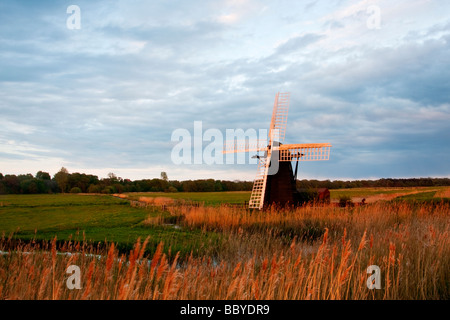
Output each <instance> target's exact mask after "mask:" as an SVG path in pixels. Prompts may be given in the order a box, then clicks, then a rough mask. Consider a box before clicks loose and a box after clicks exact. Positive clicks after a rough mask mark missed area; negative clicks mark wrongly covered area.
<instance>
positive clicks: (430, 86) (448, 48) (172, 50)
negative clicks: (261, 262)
mask: <svg viewBox="0 0 450 320" xmlns="http://www.w3.org/2000/svg"><path fill="white" fill-rule="evenodd" d="M71 5H75V6H76V7H75V9H74V7H71ZM277 92H290V97H291V98H290V108H289V117H288V121H287V129H286V138H285V141H284V143H331V145H332V148H331V153H330V160H329V161H317V162H301V163H300V166H299V175H298V178H299V179H319V180H326V179H329V180H339V179H344V180H356V179H378V178H410V177H450V166H449V163H450V157H449V155H450V2H449V1H437V0H436V1H432V0H396V1H391V0H386V1H384V0H378V1H377V0H363V1H358V0H355V1H346V0H331V1H330V0H327V1H320V0H317V1H314V0H307V1H291V0H289V1H257V0H241V1H238V0H216V1H207V0H202V1H198V0H192V1H182V0H179V1H172V0H164V1H163V0H158V1H136V0H135V1H130V0H127V1H78V0H70V1H5V0H0V172H1V173H3V174H26V173H31V174H33V175H35V174H36V172H37V171H39V170H42V171H46V172H49V173H50V174H51V175H54V174H55V173H56V172H57V171H58V170H59V169H60V168H61V167H63V166H64V167H65V168H67V169H68V171H69V172H71V173H72V172H83V173H88V174H95V175H98V176H99V177H100V178H103V177H106V176H107V174H108V173H109V172H113V173H114V174H116V175H117V176H119V177H122V178H129V179H132V180H136V179H151V178H159V177H160V173H161V172H162V171H164V172H167V175H168V177H169V179H170V180H174V179H177V180H189V179H208V178H212V179H224V180H247V181H250V180H253V178H254V177H255V175H256V169H257V165H256V164H254V163H250V160H249V161H246V163H244V164H238V163H232V164H229V163H228V164H220V163H212V164H211V163H205V161H201V163H194V154H198V153H200V155H201V154H202V153H204V152H205V150H206V148H207V147H208V145H209V144H210V143H211V141H213V140H214V141H215V142H217V143H219V142H221V140H220V139H219V138H220V137H219V136H215V139H211V141H209V140H207V139H206V138H205V136H203V137H202V134H203V133H204V132H206V131H208V130H215V131H214V132H221V133H223V136H224V139H225V137H226V130H227V129H230V130H237V129H243V130H247V129H253V130H256V131H257V132H259V130H267V129H268V128H269V125H270V119H271V115H272V108H273V104H274V99H275V95H276V94H277ZM195 122H200V123H201V126H202V132H201V133H200V142H201V145H200V147H198V146H199V145H198V144H197V145H196V148H194V144H193V143H192V149H191V155H192V162H191V163H176V161H174V154H173V151H174V148H176V146H177V145H178V146H179V143H180V141H181V140H174V139H173V133H174V132H177V130H178V131H179V130H182V131H183V132H187V133H190V134H191V135H192V137H191V138H192V140H183V141H184V142H191V141H192V142H193V141H194V139H195V137H197V139H198V132H197V136H196V135H195V134H196V133H195V132H194V123H195ZM197 131H198V130H197ZM210 132H211V131H210ZM202 140H203V142H202ZM197 141H198V140H197ZM194 149H195V150H194ZM183 152H185V151H183ZM183 155H185V153H183ZM215 155H217V154H215ZM252 155H253V154H248V159H251V158H250V157H251V156H252ZM245 156H247V155H245Z"/></svg>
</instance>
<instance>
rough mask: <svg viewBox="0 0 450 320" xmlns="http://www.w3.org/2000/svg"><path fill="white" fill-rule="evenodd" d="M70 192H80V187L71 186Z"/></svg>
mask: <svg viewBox="0 0 450 320" xmlns="http://www.w3.org/2000/svg"><path fill="white" fill-rule="evenodd" d="M70 193H81V189H80V188H78V187H73V188H72V189H70Z"/></svg>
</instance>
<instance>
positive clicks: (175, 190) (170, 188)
mask: <svg viewBox="0 0 450 320" xmlns="http://www.w3.org/2000/svg"><path fill="white" fill-rule="evenodd" d="M165 192H178V190H177V188H175V187H173V186H170V187H169V188H167V189H166V191H165Z"/></svg>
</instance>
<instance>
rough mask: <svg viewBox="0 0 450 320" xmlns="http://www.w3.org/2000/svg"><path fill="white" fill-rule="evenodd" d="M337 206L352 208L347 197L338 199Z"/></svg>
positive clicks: (350, 201) (350, 200)
mask: <svg viewBox="0 0 450 320" xmlns="http://www.w3.org/2000/svg"><path fill="white" fill-rule="evenodd" d="M339 206H340V207H352V206H353V201H352V198H350V197H349V196H342V197H340V198H339Z"/></svg>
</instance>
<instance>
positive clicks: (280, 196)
mask: <svg viewBox="0 0 450 320" xmlns="http://www.w3.org/2000/svg"><path fill="white" fill-rule="evenodd" d="M289 99H290V94H289V93H277V95H276V96H275V103H274V106H273V112H272V120H271V122H270V129H269V141H267V140H264V141H262V140H258V141H257V142H252V143H249V142H248V141H231V142H230V141H227V142H225V146H224V150H223V153H237V152H257V154H256V155H255V156H254V158H257V159H258V170H257V174H256V178H255V180H254V182H253V189H252V194H251V196H250V201H249V208H250V209H260V210H261V209H263V207H264V206H267V205H272V204H277V205H281V206H284V205H287V204H292V205H296V204H298V203H299V200H298V192H297V188H296V180H297V171H298V163H299V162H300V161H321V160H328V159H329V158H330V148H331V144H329V143H308V144H282V142H283V141H284V136H285V133H286V124H287V116H288V110H289ZM267 142H268V143H267ZM260 152H263V154H262V155H260V154H259V153H260ZM292 162H295V163H296V164H295V173H294V172H293V170H292Z"/></svg>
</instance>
